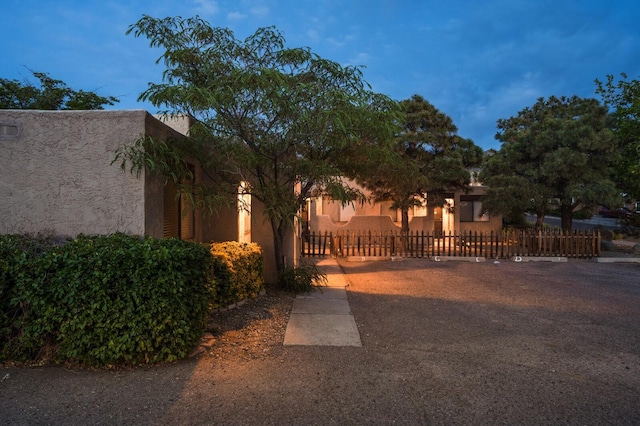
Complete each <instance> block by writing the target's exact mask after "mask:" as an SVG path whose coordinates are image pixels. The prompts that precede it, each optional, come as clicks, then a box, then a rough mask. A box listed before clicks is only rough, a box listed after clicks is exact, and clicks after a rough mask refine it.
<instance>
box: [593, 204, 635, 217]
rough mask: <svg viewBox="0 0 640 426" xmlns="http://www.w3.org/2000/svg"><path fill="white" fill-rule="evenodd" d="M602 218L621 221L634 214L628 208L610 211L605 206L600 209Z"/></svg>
mask: <svg viewBox="0 0 640 426" xmlns="http://www.w3.org/2000/svg"><path fill="white" fill-rule="evenodd" d="M598 213H599V214H600V216H602V217H610V218H614V219H620V218H621V217H627V216H631V215H633V212H632V211H631V210H629V209H628V208H626V207H620V208H617V209H609V208H607V207H605V206H602V207H600V211H599V212H598Z"/></svg>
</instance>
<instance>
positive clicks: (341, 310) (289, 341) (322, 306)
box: [284, 258, 362, 346]
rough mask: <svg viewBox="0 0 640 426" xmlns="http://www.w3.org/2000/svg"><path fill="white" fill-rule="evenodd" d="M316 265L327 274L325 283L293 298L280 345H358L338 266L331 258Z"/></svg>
mask: <svg viewBox="0 0 640 426" xmlns="http://www.w3.org/2000/svg"><path fill="white" fill-rule="evenodd" d="M317 265H318V268H319V269H320V270H321V271H322V272H324V273H325V274H326V276H327V286H326V287H320V288H318V289H317V290H316V291H314V292H311V293H305V294H300V295H298V297H296V299H295V300H294V301H293V308H292V309H291V316H290V317H289V323H288V324H287V330H286V331H285V335H284V345H285V346H291V345H307V346H362V343H361V342H360V334H359V332H358V327H357V326H356V322H355V319H354V318H353V315H352V313H351V308H350V307H349V301H348V300H347V290H346V287H347V281H346V280H345V277H344V275H343V273H342V269H341V268H340V266H339V265H338V262H336V260H335V259H332V258H326V259H322V260H320V261H318V263H317Z"/></svg>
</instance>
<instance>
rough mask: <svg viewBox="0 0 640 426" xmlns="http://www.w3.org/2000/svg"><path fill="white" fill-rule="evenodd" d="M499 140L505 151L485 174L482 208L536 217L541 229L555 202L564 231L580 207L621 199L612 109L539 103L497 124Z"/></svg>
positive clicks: (588, 102) (553, 100)
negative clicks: (615, 178) (609, 122)
mask: <svg viewBox="0 0 640 426" xmlns="http://www.w3.org/2000/svg"><path fill="white" fill-rule="evenodd" d="M496 138H497V139H498V140H500V141H501V143H502V145H501V148H500V150H499V151H498V152H497V153H495V154H494V155H492V156H489V157H488V158H487V160H486V162H485V164H484V167H483V170H482V172H481V175H480V179H481V181H482V182H483V183H484V184H486V185H487V186H488V190H487V194H486V196H485V199H484V202H483V206H484V208H486V209H487V210H489V211H491V212H498V213H502V214H505V215H507V216H513V215H514V214H517V213H522V212H526V211H531V212H535V213H536V214H537V217H538V218H537V219H538V220H537V224H538V226H541V225H542V220H543V219H544V216H545V214H546V213H547V211H548V205H549V202H550V200H557V201H558V202H559V208H560V213H561V222H562V228H563V229H565V230H570V229H571V222H572V218H573V210H574V209H575V208H576V207H577V206H579V205H583V206H590V205H593V204H596V203H602V202H604V201H606V200H609V199H610V198H611V197H613V196H615V194H616V188H615V185H614V183H613V182H612V180H611V176H612V172H613V166H614V165H615V163H616V161H617V160H616V157H617V150H616V144H615V140H614V137H613V134H612V132H611V131H610V130H609V128H608V125H607V109H606V108H605V107H604V106H602V105H601V104H600V103H599V102H598V101H597V100H595V99H582V98H579V97H577V96H573V97H570V98H567V97H560V98H558V97H554V96H552V97H550V98H548V99H544V98H540V99H538V101H537V102H536V103H535V104H534V105H533V106H532V107H527V108H525V109H523V110H522V111H520V112H519V113H518V115H517V116H516V117H511V118H508V119H501V120H498V133H497V134H496Z"/></svg>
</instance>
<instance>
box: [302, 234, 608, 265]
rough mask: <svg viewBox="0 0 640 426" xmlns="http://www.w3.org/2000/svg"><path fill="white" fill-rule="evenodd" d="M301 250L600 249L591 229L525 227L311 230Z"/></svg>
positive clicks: (578, 254) (479, 253) (423, 253)
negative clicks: (443, 230) (498, 229)
mask: <svg viewBox="0 0 640 426" xmlns="http://www.w3.org/2000/svg"><path fill="white" fill-rule="evenodd" d="M300 247H301V253H302V256H307V257H313V256H333V257H348V256H367V257H389V256H394V257H417V258H426V257H435V256H468V257H485V258H489V259H504V258H511V257H515V256H549V257H551V256H553V257H571V258H591V257H597V256H599V255H600V233H599V232H594V231H573V232H563V231H551V230H546V231H524V230H509V231H506V230H505V231H503V232H490V233H478V232H468V233H425V232H410V233H409V235H403V234H401V233H390V232H387V233H385V232H371V231H369V232H344V233H335V234H332V233H329V232H325V233H315V232H311V233H308V234H307V235H304V236H302V237H301V239H300Z"/></svg>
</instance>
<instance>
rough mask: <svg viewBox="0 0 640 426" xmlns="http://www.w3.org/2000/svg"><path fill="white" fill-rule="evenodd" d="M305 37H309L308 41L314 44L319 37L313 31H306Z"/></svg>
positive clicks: (316, 32)
mask: <svg viewBox="0 0 640 426" xmlns="http://www.w3.org/2000/svg"><path fill="white" fill-rule="evenodd" d="M307 37H309V40H311V41H312V42H314V43H316V42H318V40H320V35H319V34H318V31H317V30H313V29H309V30H307Z"/></svg>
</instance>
